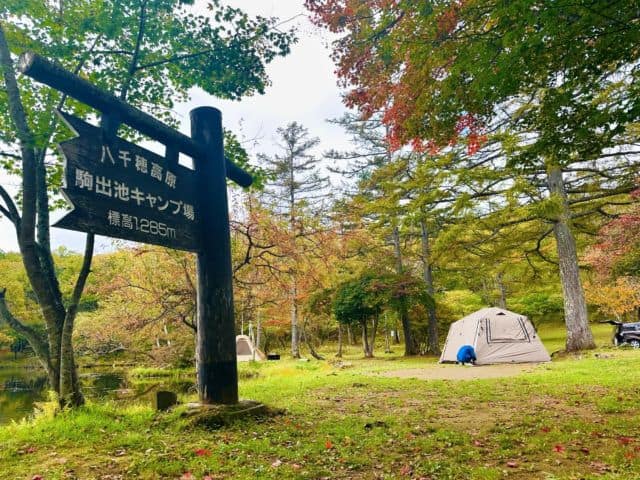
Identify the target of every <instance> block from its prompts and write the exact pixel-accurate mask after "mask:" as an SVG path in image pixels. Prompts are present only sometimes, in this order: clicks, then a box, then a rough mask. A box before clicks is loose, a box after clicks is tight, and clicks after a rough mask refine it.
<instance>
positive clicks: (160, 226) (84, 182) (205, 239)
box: [19, 52, 252, 404]
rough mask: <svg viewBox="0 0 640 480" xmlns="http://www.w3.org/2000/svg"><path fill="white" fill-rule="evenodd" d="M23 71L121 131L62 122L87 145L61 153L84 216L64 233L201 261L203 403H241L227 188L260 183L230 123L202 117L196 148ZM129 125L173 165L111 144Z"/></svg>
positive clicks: (35, 63)
mask: <svg viewBox="0 0 640 480" xmlns="http://www.w3.org/2000/svg"><path fill="white" fill-rule="evenodd" d="M19 68H20V70H21V71H22V72H23V73H25V74H26V75H29V76H30V77H31V78H33V79H35V80H37V81H40V82H42V83H45V84H47V85H49V86H50V87H53V88H55V89H57V90H58V91H60V92H63V93H64V94H66V95H70V96H72V97H73V98H75V99H76V100H79V101H81V102H83V103H85V104H87V105H89V106H91V107H93V108H95V109H96V110H98V111H100V112H101V113H102V115H103V119H107V120H108V121H107V122H106V123H107V124H109V123H111V125H110V126H107V128H104V129H103V128H97V127H94V126H92V125H89V124H88V123H86V122H84V121H82V120H79V119H77V118H75V117H72V116H70V115H67V114H63V113H61V115H62V118H63V119H64V121H65V122H66V123H67V124H68V125H69V126H70V127H71V128H72V129H73V131H74V132H76V134H77V135H78V136H77V137H76V138H73V139H71V140H68V141H66V142H62V143H61V144H60V150H61V151H62V154H63V155H64V158H65V159H66V164H65V178H64V179H65V186H64V188H63V192H64V194H65V196H66V197H67V199H68V200H69V201H70V203H71V204H72V205H73V207H74V208H73V210H72V211H71V212H70V213H69V214H67V215H66V216H65V217H64V218H62V219H61V220H60V221H59V222H58V223H57V224H56V226H57V227H61V228H68V229H71V230H79V231H82V232H93V233H98V234H101V235H107V236H111V237H116V238H123V239H125V240H134V241H138V242H145V243H153V244H157V245H164V246H167V247H170V248H177V249H183V250H192V251H197V256H196V261H197V270H198V289H197V303H198V308H197V312H198V315H197V323H198V331H197V348H196V357H197V362H196V363H197V377H198V378H197V379H198V392H199V395H200V401H201V402H202V403H205V404H206V403H225V404H234V403H238V369H237V364H236V341H235V332H234V314H233V287H232V280H233V273H232V269H231V238H230V232H229V208H228V199H227V183H226V182H227V178H229V179H231V180H233V181H234V182H236V183H238V184H239V185H242V186H245V187H247V186H249V185H251V182H252V178H251V175H250V174H249V173H247V172H245V171H244V170H242V169H241V168H239V167H238V166H237V165H235V164H234V163H233V162H230V161H229V160H227V159H225V156H224V135H223V129H222V113H221V112H220V110H218V109H216V108H212V107H199V108H195V109H193V110H192V111H191V112H190V118H191V138H190V137H187V136H185V135H183V134H181V133H180V132H178V131H176V130H174V129H172V128H171V127H169V126H167V125H165V124H163V123H162V122H159V121H158V120H156V119H155V118H153V117H151V116H150V115H147V114H146V113H144V112H142V111H140V110H138V109H136V108H134V107H132V106H131V105H128V104H127V103H126V102H124V101H123V100H121V99H119V98H117V97H114V96H113V95H111V94H110V93H108V92H105V91H102V90H100V89H99V88H97V87H96V86H95V85H92V84H91V83H89V82H88V81H86V80H85V79H83V78H80V77H78V76H77V75H74V74H72V73H71V72H68V71H66V70H64V69H63V68H62V67H61V66H60V65H57V64H55V63H53V62H50V61H48V60H47V59H45V58H42V57H39V56H38V55H36V54H34V53H32V52H27V53H25V54H23V55H22V56H21V57H20V61H19ZM119 122H121V123H124V124H126V125H128V126H130V127H132V128H134V129H135V130H137V131H139V132H141V133H143V134H144V135H147V136H148V137H150V138H152V139H154V140H157V141H158V142H160V143H162V144H163V145H165V146H166V148H167V150H168V151H169V152H170V153H168V157H169V158H168V159H165V158H163V157H161V156H159V155H156V154H155V153H153V152H150V151H148V150H145V149H144V148H140V147H138V146H137V145H134V144H132V143H129V142H127V141H125V140H122V139H120V138H117V137H115V134H114V135H113V136H112V137H110V136H109V135H108V134H107V133H106V132H107V131H108V130H117V126H118V123H119ZM179 152H182V153H185V154H187V155H189V156H190V157H191V158H193V159H194V162H195V169H196V170H195V171H193V170H189V169H188V168H185V167H182V166H180V165H178V162H177V157H178V155H179Z"/></svg>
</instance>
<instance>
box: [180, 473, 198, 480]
mask: <svg viewBox="0 0 640 480" xmlns="http://www.w3.org/2000/svg"><path fill="white" fill-rule="evenodd" d="M180 480H195V477H194V476H193V474H192V473H191V472H184V473H183V474H182V476H181V477H180Z"/></svg>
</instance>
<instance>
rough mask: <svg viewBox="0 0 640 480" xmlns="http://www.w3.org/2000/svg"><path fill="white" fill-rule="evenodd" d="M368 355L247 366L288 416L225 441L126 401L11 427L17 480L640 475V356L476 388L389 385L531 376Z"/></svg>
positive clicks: (262, 395) (5, 461) (251, 378)
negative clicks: (452, 375) (430, 374)
mask: <svg viewBox="0 0 640 480" xmlns="http://www.w3.org/2000/svg"><path fill="white" fill-rule="evenodd" d="M355 352H356V350H355V348H354V349H353V353H354V355H353V356H349V358H348V364H349V365H347V366H345V363H347V362H343V364H339V363H338V362H331V363H330V362H317V361H313V360H311V361H308V362H298V361H293V360H282V361H280V362H260V363H244V364H242V365H241V366H240V371H241V372H244V373H247V372H252V375H244V374H243V375H241V378H242V380H241V383H240V392H241V396H242V397H244V398H251V399H255V400H259V401H262V402H264V403H266V404H267V405H270V406H274V407H277V408H284V409H285V410H286V413H285V414H284V415H282V416H278V417H271V418H263V419H261V420H259V421H255V420H251V419H244V420H242V421H238V422H237V423H234V424H232V425H230V426H228V427H225V428H223V429H220V430H205V429H203V428H193V427H192V426H190V425H189V424H188V423H187V422H186V421H185V419H183V417H182V416H181V413H182V411H183V410H184V408H185V407H183V406H180V407H178V408H177V409H175V410H174V411H172V412H168V413H157V412H155V411H154V410H153V409H152V408H151V407H150V406H131V407H123V406H122V405H119V404H117V403H112V404H107V405H89V406H87V407H83V408H80V409H78V410H76V411H72V412H64V413H62V414H60V415H58V416H57V417H48V416H43V417H41V418H38V419H37V420H35V421H34V422H33V423H24V424H22V423H21V424H15V425H9V426H7V427H4V428H2V429H0V444H1V445H2V449H0V464H1V465H2V466H3V475H4V476H5V477H4V478H12V479H31V478H33V477H34V476H35V475H42V477H43V478H44V479H46V480H57V479H66V478H82V479H95V480H113V479H137V478H140V479H165V478H166V479H175V480H178V479H181V478H182V479H191V480H193V479H198V480H202V479H203V478H205V475H208V476H209V478H215V479H226V478H229V479H231V478H242V479H244V478H247V479H248V478H263V479H301V478H314V479H315V478H327V479H334V478H336V479H337V478H340V479H384V478H387V479H391V478H399V479H404V478H406V479H417V478H431V479H438V480H453V479H456V480H457V479H465V480H467V479H478V480H490V479H506V478H508V479H550V478H553V479H566V480H569V479H578V478H585V479H596V478H597V479H600V478H607V479H613V478H617V479H631V478H639V477H640V412H639V411H638V408H637V398H638V393H639V392H638V385H640V371H639V370H638V368H637V363H638V352H637V351H634V350H631V349H612V348H607V349H604V350H600V351H597V352H586V353H584V354H582V355H580V356H575V357H574V356H568V357H564V358H562V359H561V360H559V361H555V360H554V362H552V363H551V364H540V365H538V366H537V367H534V368H533V369H532V371H530V372H527V373H521V374H519V375H516V376H512V377H505V378H486V379H477V380H469V381H450V380H431V379H427V380H422V379H416V378H389V377H386V376H382V375H380V374H383V373H385V372H393V371H396V372H397V371H398V370H413V371H415V369H425V370H427V371H429V370H434V371H438V370H440V369H447V371H451V372H476V371H477V372H483V371H494V369H495V370H496V371H497V370H501V369H502V368H504V367H507V368H508V369H513V367H517V366H512V365H507V366H499V367H500V368H496V367H493V366H489V367H484V366H483V367H461V366H454V365H448V366H447V365H437V364H436V359H435V358H408V359H405V358H402V357H400V356H397V355H396V356H388V357H386V358H376V359H371V360H364V359H359V358H357V357H356V356H355ZM596 354H597V355H598V356H596ZM523 367H524V368H530V367H528V366H523ZM372 372H377V373H378V374H379V375H375V376H373V375H371V373H372ZM192 399H193V396H191V397H189V396H181V397H180V400H181V401H183V402H186V401H189V400H192Z"/></svg>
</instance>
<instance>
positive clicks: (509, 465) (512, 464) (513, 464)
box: [507, 460, 518, 468]
mask: <svg viewBox="0 0 640 480" xmlns="http://www.w3.org/2000/svg"><path fill="white" fill-rule="evenodd" d="M507 467H509V468H518V462H516V461H513V460H512V461H510V462H507Z"/></svg>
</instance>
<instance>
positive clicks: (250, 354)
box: [236, 335, 267, 362]
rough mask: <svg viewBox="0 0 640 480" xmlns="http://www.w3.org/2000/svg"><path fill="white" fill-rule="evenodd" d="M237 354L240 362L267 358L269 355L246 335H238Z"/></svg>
mask: <svg viewBox="0 0 640 480" xmlns="http://www.w3.org/2000/svg"><path fill="white" fill-rule="evenodd" d="M236 356H237V358H238V361H239V362H249V361H251V360H257V361H260V360H266V359H267V357H266V356H265V354H264V353H262V351H261V350H260V349H259V348H256V346H255V345H254V344H253V342H252V341H251V338H249V337H248V336H246V335H236Z"/></svg>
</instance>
